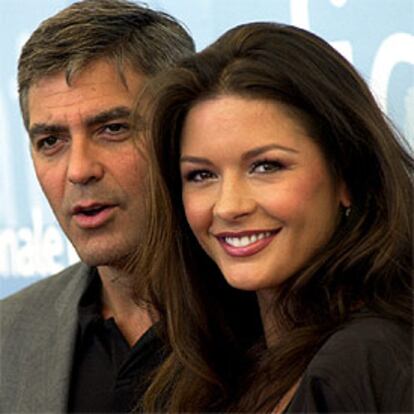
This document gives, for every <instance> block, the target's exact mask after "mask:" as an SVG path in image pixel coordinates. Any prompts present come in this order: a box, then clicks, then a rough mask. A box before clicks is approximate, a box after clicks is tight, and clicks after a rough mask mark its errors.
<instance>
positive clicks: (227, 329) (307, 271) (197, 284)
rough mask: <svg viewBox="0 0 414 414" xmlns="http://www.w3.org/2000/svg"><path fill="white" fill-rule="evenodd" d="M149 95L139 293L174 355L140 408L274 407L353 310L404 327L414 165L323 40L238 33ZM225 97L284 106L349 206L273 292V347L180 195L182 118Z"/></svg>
mask: <svg viewBox="0 0 414 414" xmlns="http://www.w3.org/2000/svg"><path fill="white" fill-rule="evenodd" d="M148 91H149V92H148V94H147V97H146V99H145V102H147V103H148V106H147V112H146V115H145V116H147V117H148V118H147V119H149V123H148V125H147V132H148V134H147V138H148V141H147V145H148V147H149V161H150V163H149V164H150V169H149V188H148V192H149V198H148V200H147V201H148V216H149V217H148V222H147V224H148V226H147V228H146V229H145V236H146V243H145V246H144V248H143V249H142V251H140V254H139V255H137V257H136V262H137V263H138V264H139V268H140V270H141V271H140V275H139V279H140V282H141V284H140V283H138V281H137V289H141V288H142V283H144V281H145V283H146V286H145V288H148V286H149V291H150V294H151V301H152V303H153V305H154V306H155V307H156V309H157V311H158V312H159V314H160V316H161V322H160V324H159V326H158V328H159V331H160V334H161V335H162V336H163V337H164V339H165V341H166V344H167V345H166V346H167V350H168V352H169V356H168V357H167V359H166V361H165V362H164V363H163V365H162V366H161V367H160V369H159V370H158V371H156V372H155V373H154V377H153V382H152V385H151V386H150V388H149V389H148V391H147V393H146V396H145V400H144V409H145V411H152V412H154V411H169V412H206V411H210V412H211V411H216V412H217V411H239V412H243V411H244V412H248V411H249V412H259V411H267V412H270V411H272V410H273V409H274V407H275V405H276V404H277V402H278V401H279V400H280V398H281V397H282V396H283V395H284V394H285V393H286V392H287V391H288V390H289V389H290V388H291V387H292V386H293V385H294V384H295V383H296V382H297V381H298V379H299V378H300V376H301V375H302V374H303V372H304V370H305V369H306V366H307V365H308V363H309V361H310V360H311V358H312V357H313V355H314V354H315V352H317V350H318V349H319V348H320V346H321V345H322V344H323V342H324V341H325V340H326V339H327V338H328V337H329V336H330V335H331V334H332V333H333V332H334V331H335V330H337V329H338V328H339V327H340V326H341V325H342V324H343V323H345V322H346V321H348V320H349V319H350V318H352V315H353V311H354V310H355V308H356V307H358V306H360V305H361V304H363V305H364V306H365V307H366V308H367V309H370V310H371V311H373V312H375V313H378V314H380V315H383V316H384V317H387V318H391V319H393V320H396V321H399V322H401V323H407V324H409V325H410V326H411V325H412V247H413V227H412V224H413V223H412V213H413V211H414V210H413V160H412V157H411V155H410V152H409V149H408V145H406V144H405V143H404V140H403V139H402V138H401V137H399V136H398V133H397V132H396V130H395V129H394V128H393V127H392V125H391V124H390V122H389V121H388V120H387V119H386V117H385V116H384V114H383V113H382V112H381V110H380V108H379V107H378V105H377V103H376V102H375V100H374V98H373V96H372V94H371V93H370V91H369V89H368V87H367V85H366V83H365V82H364V80H363V79H362V78H361V76H360V75H359V74H358V73H357V72H356V71H355V69H354V68H353V67H352V66H351V65H350V64H349V63H348V62H347V61H346V60H345V59H344V58H343V57H342V56H341V55H340V54H339V53H337V52H336V51H335V50H334V49H333V48H332V47H331V46H330V45H329V44H327V43H326V42H325V41H323V40H322V39H320V38H319V37H317V36H315V35H313V34H311V33H309V32H307V31H304V30H301V29H298V28H295V27H292V26H287V25H280V24H276V23H252V24H245V25H242V26H238V27H236V28H234V29H232V30H230V31H228V32H227V33H225V34H224V35H223V36H222V37H221V38H219V39H218V40H217V41H216V42H215V43H213V44H212V45H211V46H210V47H208V48H206V49H205V50H204V51H202V52H200V53H198V54H196V55H195V56H194V57H190V58H188V59H186V60H184V61H183V62H182V63H181V64H180V65H179V66H178V67H177V68H176V69H173V70H170V71H168V72H167V73H165V74H163V75H161V76H160V77H158V78H157V79H156V80H155V81H154V82H153V83H152V84H151V85H150V88H149V90H148ZM221 95H236V96H241V97H244V98H246V99H266V100H271V101H274V102H277V103H279V104H280V103H281V104H284V105H286V106H287V107H289V108H291V109H292V111H293V112H294V113H296V114H297V115H298V117H299V119H300V121H301V122H303V123H304V125H305V126H306V127H307V128H308V130H309V135H310V136H311V137H313V138H314V139H315V141H316V142H317V144H318V145H319V147H320V148H321V150H322V151H323V153H324V155H325V157H326V160H327V163H328V165H329V166H330V168H331V171H332V174H334V176H335V177H337V178H340V179H342V180H343V181H344V182H345V183H346V185H347V188H348V190H349V192H350V196H351V199H352V213H351V214H350V216H349V217H345V216H344V217H343V219H342V220H341V222H340V223H339V225H338V228H337V229H336V232H335V233H334V235H333V237H332V239H331V240H329V242H328V243H327V244H326V245H325V246H324V247H323V249H320V251H318V252H317V254H316V255H315V256H314V257H313V258H312V260H311V261H310V262H309V263H306V266H304V267H303V268H302V269H301V271H299V272H297V274H295V275H292V277H291V278H289V279H288V280H287V281H286V282H284V283H283V284H282V285H281V286H280V288H279V289H278V292H277V297H276V299H275V301H274V309H273V311H274V313H275V315H277V320H278V321H280V326H279V329H281V331H282V332H283V335H280V338H281V339H280V340H279V341H278V342H277V343H276V344H275V345H274V346H272V347H270V348H267V347H266V346H265V344H264V341H263V330H262V326H261V322H260V317H259V312H258V306H257V302H256V298H255V294H254V293H253V292H241V291H238V290H236V289H233V288H231V287H229V286H228V285H227V284H226V282H225V280H224V278H223V277H222V275H221V274H220V272H219V270H218V269H217V267H216V265H215V264H214V263H213V262H212V261H211V260H210V259H209V258H208V257H207V255H206V254H205V253H204V252H203V251H202V249H201V248H200V246H199V244H198V242H197V241H196V239H195V237H194V236H193V234H192V232H191V230H190V228H189V226H188V224H187V222H186V219H185V215H184V209H183V205H182V200H181V178H180V172H179V157H180V139H181V132H182V128H183V124H184V122H185V119H186V115H187V114H188V111H189V110H190V109H191V108H192V107H194V105H195V104H196V103H197V102H200V101H202V100H206V99H214V98H215V97H217V96H221ZM148 97H150V99H148ZM140 108H142V102H141V107H140ZM144 132H145V131H144ZM142 274H145V275H146V276H147V278H144V277H141V275H142Z"/></svg>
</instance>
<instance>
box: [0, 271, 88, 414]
mask: <svg viewBox="0 0 414 414" xmlns="http://www.w3.org/2000/svg"><path fill="white" fill-rule="evenodd" d="M92 274H93V272H92V269H91V268H89V267H88V266H86V265H85V264H82V263H78V264H75V265H73V266H71V267H69V268H67V269H65V270H64V271H62V272H61V273H59V274H57V275H55V276H52V277H49V278H47V279H44V280H42V281H40V282H38V283H35V284H34V285H32V286H30V287H28V288H26V289H24V290H22V291H21V292H18V293H16V294H14V295H13V296H10V297H9V298H6V299H4V300H2V301H1V302H0V318H1V319H0V413H7V414H9V413H62V412H65V411H66V409H67V402H68V393H69V385H70V374H71V368H72V359H73V354H74V349H75V342H76V333H77V322H78V303H79V300H80V298H81V296H82V294H83V292H84V291H85V289H86V287H87V286H88V284H89V281H90V279H91V278H92Z"/></svg>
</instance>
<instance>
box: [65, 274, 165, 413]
mask: <svg viewBox="0 0 414 414" xmlns="http://www.w3.org/2000/svg"><path fill="white" fill-rule="evenodd" d="M101 289H102V287H101V282H100V279H99V277H98V275H96V277H94V279H93V281H92V282H91V284H90V286H89V287H88V289H87V290H86V292H85V293H84V295H83V297H82V299H81V301H80V304H79V331H78V337H77V345H76V352H75V357H74V361H73V370H72V379H71V388H70V394H69V404H68V411H69V412H76V413H82V412H99V413H109V412H117V413H121V412H130V411H131V410H132V409H133V408H134V407H136V405H137V402H138V401H139V399H140V398H141V397H142V395H143V393H144V392H145V390H146V387H147V386H148V380H149V374H150V373H151V371H152V370H153V369H154V368H155V367H157V366H158V365H159V364H160V363H161V361H162V359H163V349H162V343H161V340H160V339H159V338H158V337H157V335H156V333H155V329H154V327H153V328H151V329H149V330H148V331H147V332H146V333H145V334H144V335H143V336H142V337H141V338H140V339H139V340H138V342H137V343H136V344H135V345H134V346H133V347H132V348H130V346H129V344H128V343H127V341H126V340H125V338H124V337H123V335H122V333H121V332H120V330H119V329H118V327H117V325H116V323H115V320H114V319H113V318H110V319H107V320H104V319H103V318H102V317H101V303H100V292H101Z"/></svg>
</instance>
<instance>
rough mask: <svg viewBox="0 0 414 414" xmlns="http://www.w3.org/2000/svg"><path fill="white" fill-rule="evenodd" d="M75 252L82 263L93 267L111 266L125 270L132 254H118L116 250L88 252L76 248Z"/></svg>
mask: <svg viewBox="0 0 414 414" xmlns="http://www.w3.org/2000/svg"><path fill="white" fill-rule="evenodd" d="M75 250H76V251H77V253H78V256H79V257H80V259H81V260H82V262H84V263H86V264H87V265H88V266H91V267H101V266H110V267H116V268H125V267H126V266H127V265H128V263H130V261H131V254H126V253H125V252H116V251H114V250H112V251H94V252H86V251H82V250H81V249H79V250H77V249H76V248H75Z"/></svg>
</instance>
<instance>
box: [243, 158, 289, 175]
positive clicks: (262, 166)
mask: <svg viewBox="0 0 414 414" xmlns="http://www.w3.org/2000/svg"><path fill="white" fill-rule="evenodd" d="M284 168H285V166H284V165H283V164H282V163H281V162H279V161H271V160H261V161H256V162H255V163H254V164H253V165H252V167H251V169H250V172H251V173H272V172H275V171H280V170H282V169H284Z"/></svg>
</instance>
